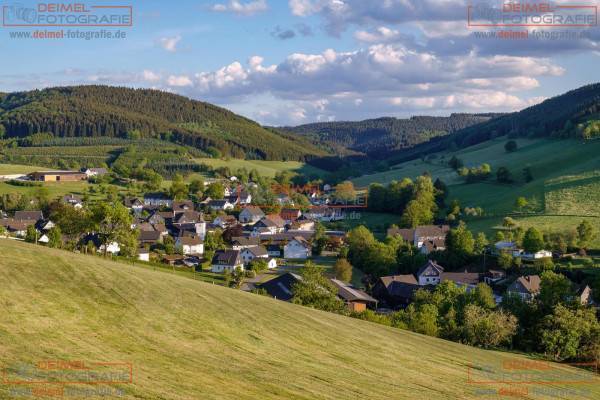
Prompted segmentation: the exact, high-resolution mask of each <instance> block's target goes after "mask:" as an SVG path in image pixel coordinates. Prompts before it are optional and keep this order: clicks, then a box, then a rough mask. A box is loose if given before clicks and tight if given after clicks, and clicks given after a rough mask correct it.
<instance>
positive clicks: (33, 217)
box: [14, 210, 44, 222]
mask: <svg viewBox="0 0 600 400" xmlns="http://www.w3.org/2000/svg"><path fill="white" fill-rule="evenodd" d="M14 219H15V220H17V221H36V222H37V221H40V220H43V219H44V213H42V212H41V211H37V210H36V211H15V216H14Z"/></svg>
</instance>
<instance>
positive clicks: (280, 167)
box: [196, 158, 325, 178]
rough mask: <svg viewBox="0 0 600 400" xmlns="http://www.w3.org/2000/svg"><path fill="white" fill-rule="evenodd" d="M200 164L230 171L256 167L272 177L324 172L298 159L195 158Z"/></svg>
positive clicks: (315, 174)
mask: <svg viewBox="0 0 600 400" xmlns="http://www.w3.org/2000/svg"><path fill="white" fill-rule="evenodd" d="M196 161H197V162H198V163H200V164H206V165H208V166H210V167H212V168H215V169H217V168H221V167H228V168H229V169H230V170H231V171H232V172H235V170H237V169H240V168H246V170H248V172H250V171H251V170H253V169H256V170H257V171H258V173H259V174H261V175H264V176H268V177H271V178H272V177H274V176H275V175H276V174H277V173H279V172H283V171H289V172H294V173H299V174H304V175H306V176H309V177H310V176H312V175H314V176H323V175H324V174H325V172H324V171H323V170H321V169H319V168H316V167H313V166H311V165H308V164H305V163H302V162H298V161H263V160H242V159H236V158H231V159H221V158H197V159H196Z"/></svg>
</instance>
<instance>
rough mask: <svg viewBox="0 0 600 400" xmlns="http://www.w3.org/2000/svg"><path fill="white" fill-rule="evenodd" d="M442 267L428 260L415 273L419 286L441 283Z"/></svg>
mask: <svg viewBox="0 0 600 400" xmlns="http://www.w3.org/2000/svg"><path fill="white" fill-rule="evenodd" d="M443 272H444V267H442V266H441V265H439V264H438V263H436V262H435V261H433V260H428V261H427V262H426V263H425V264H424V265H423V266H422V267H421V268H419V270H418V271H417V280H418V282H419V285H420V286H425V285H438V284H439V283H440V282H441V277H442V273H443Z"/></svg>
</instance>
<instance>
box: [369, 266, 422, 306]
mask: <svg viewBox="0 0 600 400" xmlns="http://www.w3.org/2000/svg"><path fill="white" fill-rule="evenodd" d="M419 288H420V286H419V282H417V280H416V279H415V276H414V275H412V274H406V275H392V276H382V277H381V278H379V280H378V281H377V283H375V285H374V286H373V295H374V296H375V297H376V298H378V299H379V300H381V301H383V302H384V303H385V304H386V305H387V306H389V307H392V308H396V307H406V306H407V305H408V304H410V303H411V301H412V299H413V296H414V293H415V292H416V291H417V290H418V289H419Z"/></svg>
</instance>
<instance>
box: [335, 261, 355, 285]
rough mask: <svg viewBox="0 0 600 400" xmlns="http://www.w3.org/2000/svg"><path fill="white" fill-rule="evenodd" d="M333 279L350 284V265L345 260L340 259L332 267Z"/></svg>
mask: <svg viewBox="0 0 600 400" xmlns="http://www.w3.org/2000/svg"><path fill="white" fill-rule="evenodd" d="M333 269H334V271H335V277H336V278H337V279H339V280H341V281H344V282H350V280H351V279H352V265H350V263H349V262H348V260H346V259H345V258H340V259H338V260H337V261H336V262H335V265H334V266H333Z"/></svg>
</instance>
